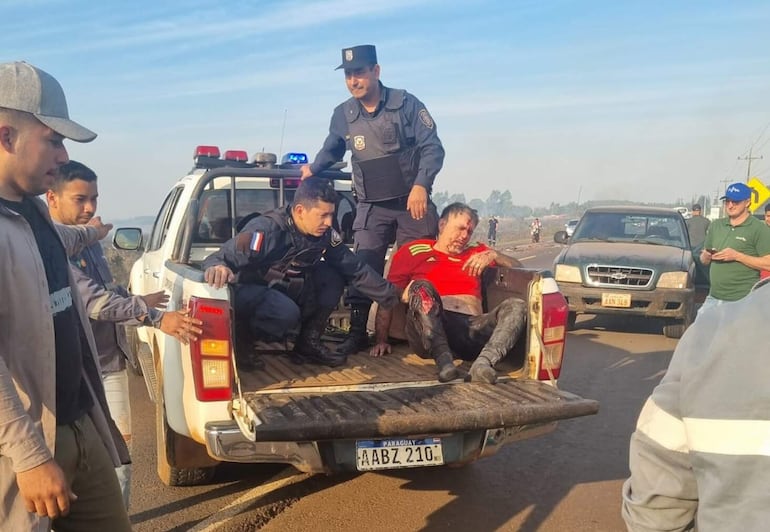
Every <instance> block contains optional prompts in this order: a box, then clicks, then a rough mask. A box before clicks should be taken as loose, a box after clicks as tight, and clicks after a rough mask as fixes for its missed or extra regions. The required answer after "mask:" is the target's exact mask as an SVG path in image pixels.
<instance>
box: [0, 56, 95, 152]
mask: <svg viewBox="0 0 770 532" xmlns="http://www.w3.org/2000/svg"><path fill="white" fill-rule="evenodd" d="M0 107H5V108H6V109H15V110H17V111H24V112H25V113H30V114H32V115H34V116H35V118H37V119H38V120H40V121H41V122H42V123H43V124H45V125H46V126H48V127H50V128H51V129H53V130H54V131H55V132H57V133H58V134H59V135H61V136H63V137H66V138H68V139H71V140H74V141H76V142H91V141H92V140H94V139H95V138H96V133H94V132H93V131H91V130H90V129H86V128H84V127H83V126H81V125H80V124H78V123H76V122H73V121H72V120H70V116H69V112H68V111H67V99H66V98H65V97H64V91H63V90H62V88H61V85H59V82H58V81H56V79H55V78H54V77H53V76H52V75H50V74H48V73H47V72H44V71H42V70H40V69H39V68H36V67H34V66H32V65H30V64H29V63H25V62H22V61H16V62H13V63H2V64H0Z"/></svg>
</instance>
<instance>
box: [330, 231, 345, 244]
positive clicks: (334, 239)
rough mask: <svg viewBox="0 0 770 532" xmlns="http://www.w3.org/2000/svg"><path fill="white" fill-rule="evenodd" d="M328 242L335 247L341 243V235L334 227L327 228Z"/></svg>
mask: <svg viewBox="0 0 770 532" xmlns="http://www.w3.org/2000/svg"><path fill="white" fill-rule="evenodd" d="M329 242H330V243H331V245H332V247H335V248H336V247H337V246H339V245H340V244H342V235H340V234H339V233H338V232H337V231H336V230H335V229H334V228H332V229H330V230H329Z"/></svg>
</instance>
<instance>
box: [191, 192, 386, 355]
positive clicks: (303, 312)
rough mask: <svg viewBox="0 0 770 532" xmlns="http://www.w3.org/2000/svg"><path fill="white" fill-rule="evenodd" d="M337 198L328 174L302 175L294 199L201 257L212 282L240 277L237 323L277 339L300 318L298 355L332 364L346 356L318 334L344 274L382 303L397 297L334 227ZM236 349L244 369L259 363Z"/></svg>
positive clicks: (338, 293)
mask: <svg viewBox="0 0 770 532" xmlns="http://www.w3.org/2000/svg"><path fill="white" fill-rule="evenodd" d="M336 202H337V193H336V192H335V191H334V185H333V184H332V183H331V181H329V180H328V179H324V178H320V177H313V178H309V179H305V180H304V181H302V183H300V185H299V187H298V188H297V190H296V192H295V194H294V203H292V204H291V205H290V206H289V207H286V208H279V209H276V210H273V211H268V212H266V213H264V214H262V215H261V216H258V217H256V218H254V219H253V220H251V221H250V222H248V223H247V224H246V225H245V227H244V228H243V229H242V230H241V232H240V233H238V234H237V235H236V236H235V237H234V238H232V239H230V240H228V241H227V242H225V243H224V244H223V245H222V248H221V249H220V250H219V251H218V252H217V253H214V254H212V255H210V256H209V257H207V258H206V260H205V261H204V264H203V266H204V269H205V274H204V275H205V279H206V281H207V282H208V283H209V284H211V285H213V286H216V287H217V288H220V287H222V286H224V285H225V284H226V283H235V287H234V291H235V305H234V307H235V319H236V322H237V323H236V331H237V330H238V329H240V330H243V329H244V328H246V330H248V332H250V333H251V335H252V336H253V337H254V338H261V339H279V338H282V337H283V336H284V335H285V333H286V331H289V330H291V329H293V328H295V327H296V326H297V325H300V333H299V336H298V338H297V341H296V342H295V344H294V352H293V356H292V360H294V361H295V362H298V363H301V362H311V363H317V364H323V365H327V366H331V367H335V366H340V365H342V364H344V363H345V362H346V361H347V356H346V355H345V354H340V353H334V352H332V351H330V350H329V349H328V348H327V347H326V346H325V345H324V344H323V343H322V342H321V334H322V333H323V332H324V329H325V328H326V322H327V320H328V319H329V315H330V314H331V312H332V310H333V309H334V308H335V307H336V306H337V303H338V302H339V300H340V297H341V296H342V291H343V288H344V285H345V282H346V281H347V282H348V283H350V284H352V286H354V287H355V288H356V289H358V290H359V291H360V292H361V293H363V294H365V295H366V296H368V297H371V298H372V299H374V300H375V301H377V302H378V303H379V304H380V305H382V306H383V307H384V308H392V307H393V306H395V304H396V303H397V302H398V295H397V294H396V291H395V288H394V287H393V285H391V284H390V283H389V282H387V281H386V280H385V279H383V278H382V276H381V275H379V274H377V272H375V271H374V270H373V269H372V268H371V267H369V266H367V265H366V264H364V263H363V262H362V261H361V260H360V259H359V258H358V257H356V256H355V255H354V254H353V253H352V252H351V251H350V250H349V249H348V248H347V246H345V244H344V243H343V242H342V237H341V236H340V235H339V233H337V231H335V230H334V229H333V228H332V226H331V225H332V220H333V219H334V206H335V205H336ZM321 258H323V259H324V260H323V261H321ZM241 351H242V350H241ZM236 355H237V356H236V358H237V359H238V360H239V362H240V363H241V365H242V367H244V369H253V368H248V367H246V366H248V364H249V363H250V362H251V363H252V364H253V363H254V362H253V361H250V360H249V359H248V358H246V356H245V355H246V353H243V352H241V353H240V354H239V353H238V349H236ZM255 367H256V366H255Z"/></svg>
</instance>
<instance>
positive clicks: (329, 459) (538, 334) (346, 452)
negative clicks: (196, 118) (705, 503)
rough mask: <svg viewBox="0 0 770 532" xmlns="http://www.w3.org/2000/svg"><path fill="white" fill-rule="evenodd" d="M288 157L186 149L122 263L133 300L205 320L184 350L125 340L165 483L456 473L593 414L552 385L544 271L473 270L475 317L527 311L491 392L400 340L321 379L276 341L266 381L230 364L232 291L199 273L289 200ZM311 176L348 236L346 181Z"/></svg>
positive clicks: (171, 343)
mask: <svg viewBox="0 0 770 532" xmlns="http://www.w3.org/2000/svg"><path fill="white" fill-rule="evenodd" d="M293 157H294V158H293V162H294V163H301V162H302V158H301V156H298V155H294V156H293ZM291 162H292V158H290V162H289V163H288V164H280V165H279V164H275V156H271V155H270V154H258V155H257V156H255V162H250V163H249V162H246V155H245V153H244V152H226V153H225V155H224V157H223V158H220V157H219V152H218V150H216V149H215V148H214V147H199V148H198V150H197V152H196V165H195V168H194V169H193V170H192V171H191V172H190V174H188V175H186V176H185V177H182V178H181V179H180V180H179V181H178V182H177V183H176V184H175V185H174V186H173V188H172V189H171V191H170V192H169V193H168V195H167V197H166V198H165V200H164V201H163V203H162V205H161V207H160V210H159V213H158V215H157V219H156V221H155V225H154V227H153V229H152V233H151V234H150V237H149V240H148V242H147V243H146V246H145V249H144V252H143V254H142V256H141V258H140V259H139V260H137V262H136V263H135V264H134V266H133V268H132V271H131V278H130V288H131V290H132V291H133V292H135V293H150V292H155V291H157V290H161V289H162V290H165V291H166V292H167V293H169V295H170V305H169V308H170V309H172V310H173V309H179V308H187V309H189V310H190V311H191V313H192V314H193V315H195V316H196V317H198V318H200V319H201V320H202V321H203V324H204V325H203V330H204V333H203V335H202V337H201V339H200V340H199V341H196V342H193V343H191V344H190V345H182V344H180V343H179V342H178V341H176V340H175V339H174V338H172V337H169V336H166V335H164V334H163V333H161V332H160V331H158V330H155V329H151V328H147V327H142V328H139V329H138V330H137V335H136V338H138V340H139V341H138V342H136V344H135V346H136V347H135V349H136V351H137V352H136V356H137V358H138V359H139V362H140V363H141V367H142V369H143V373H144V376H145V379H146V382H147V389H148V391H149V393H150V396H151V398H152V399H153V400H154V402H155V404H156V405H157V408H156V426H157V455H158V474H159V476H160V478H161V480H162V481H163V482H164V483H166V484H168V485H177V486H178V485H193V484H198V483H203V482H206V481H208V480H210V479H211V476H212V475H213V472H214V467H215V466H216V465H217V464H218V463H219V462H221V461H228V462H250V463H287V464H291V465H293V466H294V467H296V468H297V469H299V470H301V471H303V472H314V473H318V472H324V473H333V472H337V471H343V470H353V471H355V470H359V471H368V470H379V469H393V468H400V467H419V466H431V465H442V464H459V463H467V462H471V461H473V460H476V459H478V458H481V457H484V456H488V455H491V454H493V453H495V452H496V451H497V450H498V449H499V448H500V446H501V445H503V444H505V443H509V442H513V441H516V440H521V439H525V438H530V437H534V436H538V435H541V434H544V433H547V432H549V431H551V430H553V429H554V428H555V426H556V421H557V420H559V419H566V418H572V417H577V416H585V415H591V414H595V413H596V412H597V411H598V403H597V402H596V401H592V400H587V399H583V398H581V397H578V396H576V395H574V394H571V393H569V392H566V391H562V390H559V389H558V387H557V386H556V381H557V379H558V377H559V373H560V371H561V364H562V355H563V353H564V342H565V337H566V336H565V335H566V323H567V312H568V308H567V305H566V302H565V299H564V297H562V295H561V294H560V293H559V291H558V288H557V285H556V282H555V281H554V280H553V278H552V277H551V275H550V272H540V271H535V270H527V269H515V270H502V269H492V270H490V271H488V272H487V273H486V274H485V305H486V307H487V308H491V307H493V306H494V305H496V304H497V303H498V302H499V301H501V300H502V299H504V298H506V297H510V296H518V297H521V298H524V299H525V300H526V301H528V302H529V316H528V323H527V328H526V334H524V335H523V338H522V340H521V341H520V342H519V343H518V345H517V346H516V347H515V348H514V350H513V351H512V352H511V353H510V354H509V355H508V356H507V357H506V359H505V360H504V361H503V362H502V363H500V364H499V368H498V369H499V372H498V374H499V382H498V384H496V385H479V384H471V383H467V382H463V381H462V380H460V379H458V380H456V381H454V382H449V383H445V384H442V383H439V382H438V381H437V379H436V369H435V366H434V364H433V361H431V360H425V359H422V358H420V357H418V356H417V355H415V354H414V353H412V352H411V351H410V350H409V349H408V346H407V345H406V344H401V345H396V346H394V352H393V353H392V354H391V355H389V356H386V357H381V358H372V357H370V356H368V354H367V353H364V352H361V353H358V354H354V355H352V356H350V357H349V358H348V363H347V365H345V366H343V367H340V368H327V367H323V366H314V365H301V366H297V365H293V364H291V362H290V361H289V358H288V357H287V356H285V353H284V354H282V353H283V351H285V350H286V349H287V348H288V347H289V346H288V343H286V344H280V345H278V347H277V349H275V345H273V346H272V348H273V351H272V352H270V353H266V354H264V355H263V358H264V360H265V362H266V368H265V369H264V370H260V371H252V372H247V371H244V370H242V369H240V368H238V367H237V364H236V359H235V356H234V353H233V346H234V342H233V341H232V338H233V315H232V313H233V311H232V307H231V304H230V301H231V297H232V294H231V291H230V289H229V288H227V287H224V288H221V289H216V288H213V287H211V286H209V285H208V284H206V283H205V282H204V279H203V272H202V270H201V268H200V264H201V262H202V261H203V259H204V258H205V257H206V256H208V255H209V254H210V253H212V252H213V251H215V250H217V249H218V248H219V246H220V245H221V244H222V243H223V242H225V241H226V240H227V239H229V238H231V237H232V236H233V235H234V234H236V233H237V231H238V229H239V224H241V223H242V220H243V218H244V217H246V216H247V215H249V214H251V213H253V212H264V211H266V210H269V209H273V208H276V207H278V206H280V205H282V204H284V203H285V202H290V201H291V199H292V197H293V192H294V189H295V188H296V186H297V184H298V183H299V175H300V173H299V167H298V165H297V164H291ZM324 176H325V177H329V178H330V179H333V180H334V183H335V188H336V189H337V190H338V191H339V192H340V197H341V201H340V205H339V207H338V212H337V220H338V225H339V230H340V232H341V233H342V234H343V236H344V237H345V238H346V239H348V240H349V239H350V238H351V237H352V235H351V231H350V227H351V225H352V213H353V212H354V210H353V209H354V200H353V196H352V194H351V182H350V175H349V174H347V173H344V172H341V171H339V170H334V171H330V172H327V173H325V174H324ZM233 192H235V193H233ZM133 232H134V234H133V235H132V229H130V228H124V229H119V230H118V232H117V235H116V236H117V238H116V242H123V248H124V249H130V248H131V247H132V244H131V243H130V241H131V240H132V238H133V240H134V247H138V246H139V245H140V243H139V242H140V237H139V238H137V235H136V232H137V230H135V229H134V230H133ZM139 234H141V231H139ZM397 330H398V325H395V329H394V331H397ZM401 331H403V326H402V327H401ZM394 335H396V336H397V333H394ZM268 347H270V346H268ZM466 369H467V368H466Z"/></svg>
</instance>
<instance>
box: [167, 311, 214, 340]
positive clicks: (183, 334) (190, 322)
mask: <svg viewBox="0 0 770 532" xmlns="http://www.w3.org/2000/svg"><path fill="white" fill-rule="evenodd" d="M201 325H203V322H202V321H201V320H198V319H195V318H193V317H191V316H189V315H188V311H187V310H175V311H174V312H166V313H164V314H163V316H162V317H161V318H160V327H159V328H160V330H161V331H162V332H164V333H166V334H168V335H170V336H173V337H174V338H176V339H177V340H179V341H180V342H182V343H183V344H187V343H189V342H190V340H197V339H198V338H200V336H201V334H203V329H201V328H200V326H201Z"/></svg>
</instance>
